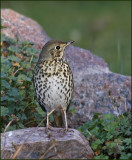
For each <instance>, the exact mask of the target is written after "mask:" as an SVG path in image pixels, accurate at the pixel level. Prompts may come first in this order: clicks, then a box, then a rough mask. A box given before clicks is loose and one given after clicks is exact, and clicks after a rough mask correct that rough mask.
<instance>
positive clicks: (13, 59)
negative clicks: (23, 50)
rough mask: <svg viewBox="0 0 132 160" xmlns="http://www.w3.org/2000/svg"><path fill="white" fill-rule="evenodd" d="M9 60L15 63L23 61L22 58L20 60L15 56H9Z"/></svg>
mask: <svg viewBox="0 0 132 160" xmlns="http://www.w3.org/2000/svg"><path fill="white" fill-rule="evenodd" d="M8 59H9V60H11V61H15V62H20V61H21V60H20V58H18V57H17V56H14V55H11V56H8Z"/></svg>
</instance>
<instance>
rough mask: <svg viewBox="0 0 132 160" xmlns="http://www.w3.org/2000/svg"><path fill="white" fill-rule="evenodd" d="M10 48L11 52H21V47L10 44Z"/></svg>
mask: <svg viewBox="0 0 132 160" xmlns="http://www.w3.org/2000/svg"><path fill="white" fill-rule="evenodd" d="M8 50H9V51H11V52H21V49H19V48H18V47H17V46H10V47H9V48H8Z"/></svg>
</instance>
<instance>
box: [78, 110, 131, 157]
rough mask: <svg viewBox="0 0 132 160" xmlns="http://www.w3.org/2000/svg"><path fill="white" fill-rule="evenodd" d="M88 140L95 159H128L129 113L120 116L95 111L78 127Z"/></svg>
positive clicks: (129, 138) (129, 153)
mask: <svg viewBox="0 0 132 160" xmlns="http://www.w3.org/2000/svg"><path fill="white" fill-rule="evenodd" d="M78 130H79V131H81V132H82V133H83V134H84V135H85V137H86V138H87V139H88V140H89V142H90V146H91V147H92V149H93V151H94V153H95V157H94V158H95V159H130V158H132V157H131V113H130V112H128V113H124V114H123V115H120V116H118V117H117V116H114V115H113V114H105V115H103V116H102V115H101V114H99V113H96V114H95V115H94V117H93V119H92V121H88V122H87V123H85V124H84V125H83V126H81V127H79V128H78Z"/></svg>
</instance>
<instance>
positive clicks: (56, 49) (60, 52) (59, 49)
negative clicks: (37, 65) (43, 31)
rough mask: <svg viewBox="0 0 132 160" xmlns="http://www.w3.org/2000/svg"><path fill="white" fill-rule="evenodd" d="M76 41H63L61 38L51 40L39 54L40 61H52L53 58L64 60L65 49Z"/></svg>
mask: <svg viewBox="0 0 132 160" xmlns="http://www.w3.org/2000/svg"><path fill="white" fill-rule="evenodd" d="M73 42H74V41H69V42H63V41H60V40H50V41H48V42H47V43H46V44H45V45H44V47H43V49H42V51H41V53H40V56H39V61H40V62H42V61H44V60H47V61H52V60H62V59H63V58H64V50H65V48H66V47H67V46H68V45H70V44H71V43H73Z"/></svg>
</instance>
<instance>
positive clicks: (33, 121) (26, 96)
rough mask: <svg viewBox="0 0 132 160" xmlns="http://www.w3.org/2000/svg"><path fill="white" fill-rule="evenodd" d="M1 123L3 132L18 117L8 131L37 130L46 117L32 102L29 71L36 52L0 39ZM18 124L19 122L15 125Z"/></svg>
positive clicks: (34, 60) (30, 73)
mask: <svg viewBox="0 0 132 160" xmlns="http://www.w3.org/2000/svg"><path fill="white" fill-rule="evenodd" d="M1 40H2V42H1V54H2V56H1V106H2V107H1V119H2V123H1V124H2V132H3V131H4V129H5V128H6V126H7V124H8V123H9V122H10V121H12V119H14V116H17V122H16V121H13V123H12V125H10V126H9V127H8V129H7V131H10V130H15V129H21V128H25V127H28V126H32V127H33V126H36V125H37V124H38V123H39V122H40V121H41V120H42V118H43V117H44V116H45V113H44V112H43V111H42V110H41V108H40V107H39V105H38V103H37V101H36V100H35V98H34V88H33V82H32V76H33V73H32V70H33V68H34V65H35V64H36V62H37V59H38V58H37V57H36V56H35V53H37V52H39V51H37V50H36V49H35V48H34V47H33V44H32V43H30V42H27V41H24V42H20V41H19V40H13V39H10V38H8V37H5V36H4V35H2V37H1ZM18 120H19V121H18Z"/></svg>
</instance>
